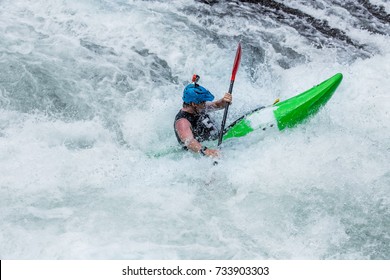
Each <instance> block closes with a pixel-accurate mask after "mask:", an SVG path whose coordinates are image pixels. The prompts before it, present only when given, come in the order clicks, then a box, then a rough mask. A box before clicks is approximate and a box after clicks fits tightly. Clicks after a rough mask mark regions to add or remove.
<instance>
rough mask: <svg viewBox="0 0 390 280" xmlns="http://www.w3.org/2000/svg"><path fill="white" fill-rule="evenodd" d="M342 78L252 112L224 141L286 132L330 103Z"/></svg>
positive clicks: (226, 134)
mask: <svg viewBox="0 0 390 280" xmlns="http://www.w3.org/2000/svg"><path fill="white" fill-rule="evenodd" d="M342 78H343V75H342V74H341V73H338V74H336V75H334V76H333V77H331V78H329V79H327V80H326V81H324V82H322V83H320V84H319V85H317V86H315V87H313V88H311V89H309V90H307V91H305V92H303V93H301V94H299V95H297V96H294V97H291V98H289V99H287V100H284V101H282V102H278V103H276V104H273V105H270V106H268V107H259V108H257V109H255V110H252V111H251V112H249V113H247V114H246V115H244V116H242V117H241V118H239V119H238V120H237V121H235V122H234V123H233V124H232V125H230V126H229V127H227V128H226V130H225V134H224V136H223V139H224V140H226V139H229V138H233V137H242V136H244V135H246V134H248V133H249V132H251V131H254V130H256V129H263V130H266V129H267V128H273V127H274V128H276V127H277V128H278V129H279V130H283V129H285V128H286V127H294V126H296V125H297V124H300V123H302V122H304V121H306V120H307V119H309V118H310V117H311V116H313V115H315V114H316V113H317V112H318V110H319V109H320V108H321V107H322V106H324V105H325V104H326V102H328V100H329V99H330V98H331V97H332V95H333V93H334V92H335V90H336V89H337V87H338V86H339V84H340V83H341V80H342Z"/></svg>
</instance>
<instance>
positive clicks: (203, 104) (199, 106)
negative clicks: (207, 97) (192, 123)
mask: <svg viewBox="0 0 390 280" xmlns="http://www.w3.org/2000/svg"><path fill="white" fill-rule="evenodd" d="M193 106H194V108H195V111H196V112H197V113H201V112H203V111H204V110H205V108H206V102H201V103H199V104H195V103H193Z"/></svg>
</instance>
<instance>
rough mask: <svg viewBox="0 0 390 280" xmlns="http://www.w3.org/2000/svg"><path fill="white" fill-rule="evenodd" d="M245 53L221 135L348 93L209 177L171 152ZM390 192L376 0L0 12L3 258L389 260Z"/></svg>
mask: <svg viewBox="0 0 390 280" xmlns="http://www.w3.org/2000/svg"><path fill="white" fill-rule="evenodd" d="M239 41H241V44H242V52H243V53H242V60H241V67H240V69H239V71H238V74H237V77H236V82H235V85H234V94H233V96H234V100H233V104H232V106H231V107H230V109H229V116H228V121H227V122H228V123H229V122H230V121H233V120H234V119H235V118H237V117H238V116H240V115H242V114H243V113H245V112H247V111H249V110H251V109H253V108H255V107H257V106H259V105H268V104H271V103H272V102H273V101H274V100H275V99H276V98H280V99H281V100H282V99H286V98H289V97H291V96H294V95H296V94H298V93H300V92H302V91H304V90H306V89H309V88H311V87H312V86H313V85H316V84H318V83H319V82H321V81H323V80H325V79H327V78H329V77H330V76H332V75H333V74H335V73H338V72H341V73H343V75H344V79H343V82H342V83H341V85H340V86H339V88H338V90H337V91H336V93H335V94H334V96H333V98H332V99H331V100H330V101H329V102H328V104H327V105H326V106H325V107H324V108H323V109H322V110H321V111H320V112H319V113H318V114H317V115H316V116H315V117H313V118H312V119H310V120H309V121H308V122H306V123H305V124H302V125H300V126H298V127H296V128H294V129H290V130H284V131H283V132H269V133H268V134H267V133H265V132H264V131H255V132H253V133H251V134H249V135H248V136H247V137H244V138H238V139H235V140H231V141H227V142H226V143H225V144H224V145H223V146H222V153H223V157H222V159H220V163H219V164H218V165H216V166H213V164H212V161H211V160H210V159H207V158H202V157H200V156H198V155H194V154H191V153H189V152H187V153H186V152H177V151H176V152H173V153H170V152H169V151H172V149H173V150H174V149H175V147H177V141H176V138H175V134H174V131H173V120H174V117H175V115H176V113H177V112H178V110H179V109H180V108H181V105H182V100H181V94H182V91H183V87H184V86H185V85H186V84H187V83H189V81H190V78H191V77H192V74H194V73H197V74H199V75H200V76H201V80H200V82H201V84H202V85H203V86H205V87H207V88H208V89H209V90H210V91H211V92H212V93H213V94H214V95H215V96H216V97H217V98H221V97H222V95H223V94H224V92H226V91H227V90H228V87H229V80H230V74H231V67H232V64H233V60H234V55H235V51H236V47H237V43H238V42H239ZM213 117H214V118H215V119H216V122H217V123H218V122H219V123H220V121H221V119H222V113H221V112H215V113H213ZM389 194H390V2H389V1H388V0H369V1H365V0H355V1H351V0H317V1H314V0H312V1H311V0H298V1H284V0H274V1H273V0H263V1H249V0H248V1H222V0H221V1H193V0H173V1H162V0H160V1H157V0H156V1H141V0H134V1H131V0H118V1H113V0H112V1H108V0H79V1H70V0H52V1H43V0H35V1H28V0H12V1H11V0H0V201H1V203H0V258H1V259H390V195H389Z"/></svg>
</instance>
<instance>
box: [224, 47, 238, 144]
mask: <svg viewBox="0 0 390 280" xmlns="http://www.w3.org/2000/svg"><path fill="white" fill-rule="evenodd" d="M240 60H241V44H240V43H238V47H237V51H236V57H235V59H234V64H233V70H232V77H231V79H230V87H229V91H228V92H229V93H230V94H232V93H233V85H234V80H235V79H236V73H237V70H238V66H239V65H240ZM229 105H230V103H228V104H226V106H225V111H224V112H223V119H222V125H221V131H220V133H219V138H218V146H219V145H221V144H222V137H223V130H224V129H225V124H226V118H227V114H228V110H229Z"/></svg>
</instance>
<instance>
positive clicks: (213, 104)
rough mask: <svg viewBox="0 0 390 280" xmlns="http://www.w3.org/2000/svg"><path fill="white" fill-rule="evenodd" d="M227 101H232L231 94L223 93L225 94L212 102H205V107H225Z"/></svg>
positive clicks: (211, 108)
mask: <svg viewBox="0 0 390 280" xmlns="http://www.w3.org/2000/svg"><path fill="white" fill-rule="evenodd" d="M228 103H232V95H231V94H230V93H225V95H224V96H223V97H222V98H221V99H219V100H217V101H214V102H210V103H207V104H206V109H208V110H220V109H223V108H225V106H226V105H227V104H228Z"/></svg>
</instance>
